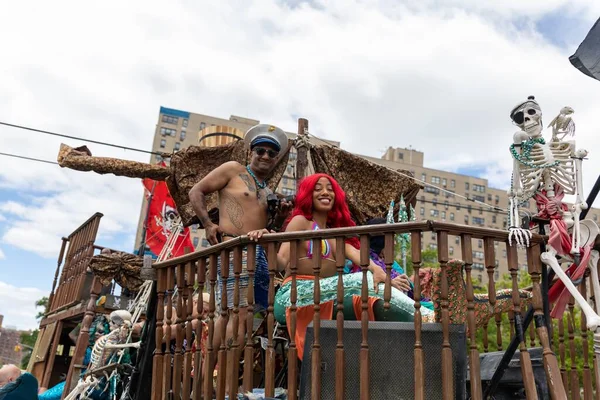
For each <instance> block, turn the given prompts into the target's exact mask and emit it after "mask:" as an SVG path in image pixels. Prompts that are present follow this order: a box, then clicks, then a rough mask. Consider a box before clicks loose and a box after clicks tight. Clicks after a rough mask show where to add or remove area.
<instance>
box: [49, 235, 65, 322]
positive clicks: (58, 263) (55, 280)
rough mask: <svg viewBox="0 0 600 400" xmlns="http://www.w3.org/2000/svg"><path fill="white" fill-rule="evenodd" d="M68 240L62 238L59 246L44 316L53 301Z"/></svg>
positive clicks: (50, 308)
mask: <svg viewBox="0 0 600 400" xmlns="http://www.w3.org/2000/svg"><path fill="white" fill-rule="evenodd" d="M68 241H69V239H67V238H66V237H63V238H62V245H61V246H60V253H59V254H58V262H57V263H56V272H55V273H54V281H53V282H52V290H51V291H50V297H49V298H48V305H47V306H46V310H45V311H44V313H45V314H47V313H49V312H50V311H51V310H53V308H52V300H54V291H55V290H56V283H57V282H58V273H59V272H60V266H61V265H62V262H63V258H64V255H65V249H66V247H67V242H68Z"/></svg>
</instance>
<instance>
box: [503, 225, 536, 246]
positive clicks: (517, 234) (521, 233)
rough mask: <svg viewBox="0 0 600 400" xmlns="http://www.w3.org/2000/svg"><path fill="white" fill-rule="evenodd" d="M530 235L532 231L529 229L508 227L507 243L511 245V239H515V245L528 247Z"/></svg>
mask: <svg viewBox="0 0 600 400" xmlns="http://www.w3.org/2000/svg"><path fill="white" fill-rule="evenodd" d="M531 237H532V233H531V231H530V230H529V229H523V228H509V230H508V245H509V246H512V239H513V238H514V239H515V243H516V244H517V247H519V248H523V247H529V240H530V239H531Z"/></svg>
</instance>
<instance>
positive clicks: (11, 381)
mask: <svg viewBox="0 0 600 400" xmlns="http://www.w3.org/2000/svg"><path fill="white" fill-rule="evenodd" d="M21 372H22V371H21V370H20V369H19V368H18V367H17V366H16V365H12V364H8V365H5V366H3V367H2V368H0V400H37V394H38V382H37V379H35V377H34V376H33V375H31V374H30V373H28V372H25V373H23V374H21Z"/></svg>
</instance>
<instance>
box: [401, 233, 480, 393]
mask: <svg viewBox="0 0 600 400" xmlns="http://www.w3.org/2000/svg"><path fill="white" fill-rule="evenodd" d="M410 241H411V245H410V252H411V258H412V264H413V270H414V271H415V273H414V275H415V280H414V284H415V288H414V292H413V293H414V295H415V349H414V359H415V365H414V382H415V400H424V399H425V360H424V357H423V343H422V342H421V325H422V322H423V319H422V318H423V317H422V315H421V278H420V277H419V269H420V267H421V232H418V231H416V232H411V233H410ZM404 267H405V268H406V266H404ZM477 360H478V361H479V358H478V359H477ZM477 373H479V369H477Z"/></svg>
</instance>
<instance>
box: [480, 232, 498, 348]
mask: <svg viewBox="0 0 600 400" xmlns="http://www.w3.org/2000/svg"><path fill="white" fill-rule="evenodd" d="M483 253H484V257H485V269H486V271H487V274H488V299H489V303H490V309H491V310H494V309H495V307H496V283H495V281H494V272H496V251H495V248H494V239H490V238H484V239H483ZM501 318H502V316H501V315H496V314H494V319H495V320H496V347H497V349H498V351H500V350H502V330H501V328H500V323H501V321H502V319H501Z"/></svg>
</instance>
